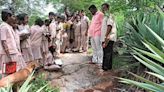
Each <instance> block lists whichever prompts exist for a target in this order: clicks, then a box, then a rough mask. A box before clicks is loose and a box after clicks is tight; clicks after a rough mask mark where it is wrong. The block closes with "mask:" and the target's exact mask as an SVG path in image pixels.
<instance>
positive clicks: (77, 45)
mask: <svg viewBox="0 0 164 92" xmlns="http://www.w3.org/2000/svg"><path fill="white" fill-rule="evenodd" d="M74 32H75V45H74V46H75V51H79V50H80V47H81V22H80V21H79V22H77V23H76V27H75V31H74Z"/></svg>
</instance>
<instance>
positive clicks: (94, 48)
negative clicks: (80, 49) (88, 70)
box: [91, 38, 97, 63]
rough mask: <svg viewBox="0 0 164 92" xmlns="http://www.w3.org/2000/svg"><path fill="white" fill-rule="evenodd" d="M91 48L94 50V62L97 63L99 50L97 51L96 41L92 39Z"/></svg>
mask: <svg viewBox="0 0 164 92" xmlns="http://www.w3.org/2000/svg"><path fill="white" fill-rule="evenodd" d="M91 46H92V49H93V56H92V62H94V63H97V49H96V43H95V41H94V38H91Z"/></svg>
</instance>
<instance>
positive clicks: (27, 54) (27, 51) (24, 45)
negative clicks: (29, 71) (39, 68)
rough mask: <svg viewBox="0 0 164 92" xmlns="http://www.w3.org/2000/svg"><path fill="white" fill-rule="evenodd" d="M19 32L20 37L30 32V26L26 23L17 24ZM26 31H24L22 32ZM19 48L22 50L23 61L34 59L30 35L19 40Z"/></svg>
mask: <svg viewBox="0 0 164 92" xmlns="http://www.w3.org/2000/svg"><path fill="white" fill-rule="evenodd" d="M18 29H19V33H20V37H21V38H20V39H22V38H23V36H25V35H27V34H29V33H30V27H29V26H28V25H19V26H18ZM24 31H26V32H24ZM20 48H21V51H22V55H23V58H24V60H25V62H27V63H28V62H30V61H32V60H34V57H33V54H32V50H31V40H30V37H27V38H26V39H23V40H21V42H20Z"/></svg>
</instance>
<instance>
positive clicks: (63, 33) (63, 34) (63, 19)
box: [61, 16, 69, 53]
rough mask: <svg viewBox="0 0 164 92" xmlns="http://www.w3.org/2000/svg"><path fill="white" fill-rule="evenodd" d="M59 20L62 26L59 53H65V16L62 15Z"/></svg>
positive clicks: (66, 37)
mask: <svg viewBox="0 0 164 92" xmlns="http://www.w3.org/2000/svg"><path fill="white" fill-rule="evenodd" d="M61 22H62V25H63V28H62V30H61V39H62V44H61V53H65V52H66V47H67V45H68V42H69V40H68V34H67V31H66V30H67V23H66V21H65V17H64V16H63V17H62V18H61Z"/></svg>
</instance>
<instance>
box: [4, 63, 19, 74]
mask: <svg viewBox="0 0 164 92" xmlns="http://www.w3.org/2000/svg"><path fill="white" fill-rule="evenodd" d="M3 66H4V68H3V69H4V72H3V73H5V74H12V73H15V72H16V66H17V65H16V62H8V63H4V64H3Z"/></svg>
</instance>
